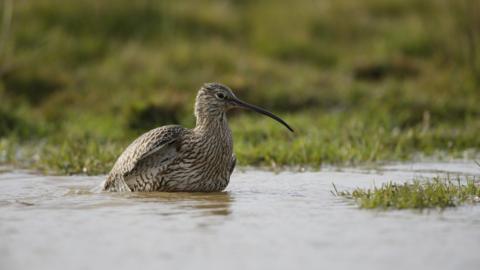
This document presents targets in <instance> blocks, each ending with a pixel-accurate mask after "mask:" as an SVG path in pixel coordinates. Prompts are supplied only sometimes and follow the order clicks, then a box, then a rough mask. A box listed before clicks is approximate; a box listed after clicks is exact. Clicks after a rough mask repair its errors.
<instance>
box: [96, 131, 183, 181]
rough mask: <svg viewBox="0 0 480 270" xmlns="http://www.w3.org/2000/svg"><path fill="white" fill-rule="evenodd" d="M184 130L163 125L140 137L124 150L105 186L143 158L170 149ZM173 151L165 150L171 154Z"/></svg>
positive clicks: (130, 170) (127, 171) (132, 167)
mask: <svg viewBox="0 0 480 270" xmlns="http://www.w3.org/2000/svg"><path fill="white" fill-rule="evenodd" d="M184 130H185V129H184V128H183V127H181V126H174V125H171V126H163V127H159V128H156V129H152V130H150V131H148V132H146V133H144V134H143V135H141V136H140V137H138V138H137V139H136V140H135V141H133V142H132V143H131V144H130V145H129V146H128V147H127V149H125V151H123V153H122V154H121V155H120V157H119V158H118V159H117V161H116V162H115V165H113V168H112V170H111V171H110V173H109V175H108V177H107V182H106V183H105V187H107V186H109V184H110V183H108V182H109V181H115V180H116V179H118V178H119V176H120V178H123V176H125V175H127V174H128V173H130V172H132V170H134V169H135V167H136V166H137V164H138V163H139V162H140V161H141V160H144V159H145V158H147V157H149V156H151V155H153V154H156V155H157V157H158V155H161V153H162V151H165V150H170V149H171V147H172V145H176V142H178V140H179V139H180V134H182V131H184ZM171 152H172V151H165V153H166V154H167V153H168V154H169V155H171ZM110 179H111V180H110Z"/></svg>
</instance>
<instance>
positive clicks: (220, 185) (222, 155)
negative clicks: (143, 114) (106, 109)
mask: <svg viewBox="0 0 480 270" xmlns="http://www.w3.org/2000/svg"><path fill="white" fill-rule="evenodd" d="M235 107H244V108H249V109H252V110H254V111H257V112H259V113H262V114H265V115H268V116H270V117H272V118H274V119H275V120H277V121H279V122H281V123H282V124H284V125H285V126H286V127H287V128H288V129H290V130H291V131H293V130H292V129H291V128H290V126H288V124H287V123H285V122H284V121H283V120H282V119H280V118H279V117H277V116H275V115H273V114H272V113H270V112H268V111H265V110H263V109H261V108H259V107H256V106H254V105H250V104H248V103H245V102H243V101H241V100H239V99H238V98H237V97H236V96H235V95H234V94H233V93H232V91H231V90H230V89H229V88H228V87H226V86H224V85H222V84H219V83H207V84H205V85H204V86H203V87H202V88H200V90H199V91H198V94H197V99H196V102H195V117H196V119H197V124H196V126H195V128H193V129H186V128H183V127H181V126H176V125H171V126H163V127H159V128H156V129H153V130H150V131H148V132H146V133H144V134H143V135H141V136H140V137H138V138H137V139H136V140H135V141H133V142H132V143H131V144H130V145H129V146H128V147H127V149H125V151H124V152H123V153H122V154H121V155H120V157H119V158H118V159H117V161H116V162H115V165H114V166H113V168H112V170H111V171H110V173H109V174H108V176H107V179H106V180H105V183H104V187H103V188H104V190H107V191H199V192H214V191H222V190H223V189H225V188H226V187H227V185H228V182H229V181H230V175H231V174H232V172H233V169H234V168H235V163H236V158H235V155H234V154H233V139H232V133H231V131H230V128H229V126H228V123H227V116H226V112H227V111H228V110H230V109H232V108H235Z"/></svg>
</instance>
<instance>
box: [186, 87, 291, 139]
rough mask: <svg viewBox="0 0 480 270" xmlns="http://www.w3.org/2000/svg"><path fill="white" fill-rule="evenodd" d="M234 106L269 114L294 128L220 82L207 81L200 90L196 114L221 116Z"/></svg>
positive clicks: (196, 103)
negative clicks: (247, 101) (245, 100)
mask: <svg viewBox="0 0 480 270" xmlns="http://www.w3.org/2000/svg"><path fill="white" fill-rule="evenodd" d="M233 108H245V109H250V110H253V111H255V112H258V113H261V114H264V115H267V116H269V117H271V118H273V119H275V120H276V121H278V122H280V123H281V124H283V125H284V126H285V127H287V128H288V129H289V130H290V131H292V132H293V129H292V128H291V127H290V126H289V125H288V124H287V123H286V122H285V121H284V120H283V119H281V118H280V117H278V116H276V115H274V114H273V113H271V112H269V111H267V110H265V109H262V108H260V107H258V106H255V105H252V104H249V103H246V102H244V101H242V100H240V99H239V98H237V97H236V96H235V94H233V92H232V90H231V89H230V88H228V87H227V86H225V85H223V84H220V83H206V84H204V85H203V86H202V87H201V88H200V90H199V91H198V95H197V99H196V102H195V115H196V116H197V118H198V117H199V116H207V117H215V116H221V115H223V114H224V113H225V112H227V111H228V110H230V109H233Z"/></svg>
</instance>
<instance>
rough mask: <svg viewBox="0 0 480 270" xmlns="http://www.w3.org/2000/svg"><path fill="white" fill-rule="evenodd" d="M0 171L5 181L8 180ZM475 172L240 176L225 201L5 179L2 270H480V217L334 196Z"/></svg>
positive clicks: (413, 167)
mask: <svg viewBox="0 0 480 270" xmlns="http://www.w3.org/2000/svg"><path fill="white" fill-rule="evenodd" d="M0 171H1V170H0ZM444 172H449V173H450V174H452V175H465V174H468V175H480V169H479V168H478V167H477V166H476V165H475V164H474V163H463V162H456V163H454V162H451V163H416V164H399V165H389V166H385V167H382V168H380V169H379V170H362V169H343V170H342V171H339V170H337V169H326V170H323V171H322V172H305V173H293V172H283V173H280V174H274V173H271V172H264V171H255V170H246V171H243V172H241V171H240V172H235V173H234V175H233V177H232V180H231V183H230V185H229V187H228V188H227V191H226V192H222V193H215V194H186V193H148V194H135V193H130V194H115V193H102V192H99V191H97V190H98V186H99V184H100V183H101V182H102V181H103V177H83V176H78V177H51V176H41V175H33V174H28V173H25V172H8V171H3V172H1V173H0V269H100V268H104V269H132V268H134V267H140V268H141V269H328V268H334V269H352V268H353V269H478V265H479V264H480V256H479V254H480V251H479V250H480V206H478V205H477V206H463V207H459V208H455V209H447V210H445V211H438V210H432V211H423V212H419V211H374V210H360V209H358V208H357V207H356V206H355V205H352V204H351V203H350V202H347V201H345V200H344V199H341V198H337V197H335V196H333V195H332V194H331V190H332V183H335V185H336V186H337V188H338V189H341V190H344V189H352V188H354V187H371V186H372V185H373V183H375V184H377V185H379V184H380V183H382V182H385V181H390V180H391V181H396V182H401V181H405V180H411V179H412V178H415V177H431V176H435V175H441V174H443V173H444Z"/></svg>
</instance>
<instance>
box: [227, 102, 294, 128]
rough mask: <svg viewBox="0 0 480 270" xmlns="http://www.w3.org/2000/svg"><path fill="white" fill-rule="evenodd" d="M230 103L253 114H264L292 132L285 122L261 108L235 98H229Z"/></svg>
mask: <svg viewBox="0 0 480 270" xmlns="http://www.w3.org/2000/svg"><path fill="white" fill-rule="evenodd" d="M230 102H231V103H232V104H233V105H235V106H237V107H243V108H246V109H250V110H252V111H255V112H258V113H261V114H264V115H266V116H269V117H271V118H273V119H274V120H276V121H278V122H279V123H281V124H282V125H284V126H285V127H286V128H288V129H289V130H290V131H291V132H294V131H293V129H292V128H291V127H290V126H289V125H288V124H287V122H285V121H283V119H282V118H280V117H278V116H276V115H275V114H273V113H271V112H269V111H267V110H265V109H263V108H260V107H258V106H255V105H252V104H248V103H246V102H244V101H241V100H240V99H238V98H237V97H232V98H230Z"/></svg>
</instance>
